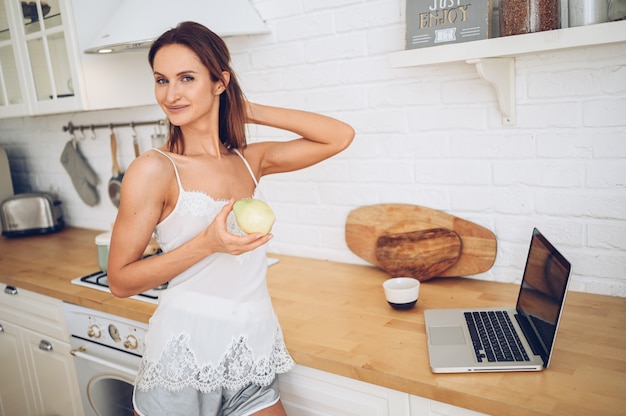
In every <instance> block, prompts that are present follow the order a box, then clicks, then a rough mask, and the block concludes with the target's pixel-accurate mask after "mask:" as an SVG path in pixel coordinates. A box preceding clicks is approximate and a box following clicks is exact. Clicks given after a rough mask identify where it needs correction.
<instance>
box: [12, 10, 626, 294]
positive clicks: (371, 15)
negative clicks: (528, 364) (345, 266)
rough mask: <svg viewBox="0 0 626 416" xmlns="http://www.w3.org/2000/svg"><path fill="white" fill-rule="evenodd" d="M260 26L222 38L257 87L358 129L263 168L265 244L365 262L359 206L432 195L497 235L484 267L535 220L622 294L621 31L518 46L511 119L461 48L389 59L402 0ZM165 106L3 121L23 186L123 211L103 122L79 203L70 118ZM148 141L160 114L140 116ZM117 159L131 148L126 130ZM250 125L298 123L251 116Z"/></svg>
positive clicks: (516, 247)
mask: <svg viewBox="0 0 626 416" xmlns="http://www.w3.org/2000/svg"><path fill="white" fill-rule="evenodd" d="M254 3H255V4H256V6H257V8H258V10H259V12H260V14H261V15H262V16H263V18H264V19H265V20H266V21H267V23H268V26H269V27H270V28H271V34H270V35H267V36H257V37H244V38H232V39H228V40H227V42H228V44H229V46H230V48H231V52H232V54H233V62H234V64H235V68H236V70H237V72H238V75H239V77H240V79H241V82H242V84H243V87H244V90H245V92H246V94H247V96H248V98H249V99H250V100H253V101H258V102H263V103H266V104H271V105H279V106H290V107H296V108H301V109H307V110H311V111H318V112H322V113H325V114H329V115H332V116H336V117H339V118H341V119H343V120H345V121H347V122H348V123H350V124H351V125H352V126H353V127H354V128H355V129H356V131H357V136H356V139H355V141H354V144H353V145H352V146H351V147H350V148H349V149H348V150H346V151H345V152H344V153H342V154H341V155H338V156H336V157H334V158H332V159H330V160H328V161H325V162H323V163H322V164H320V165H318V166H315V167H312V168H309V169H305V170H302V171H299V172H293V173H290V174H284V175H278V176H270V177H266V178H264V179H263V186H264V193H265V196H266V199H268V200H269V201H270V203H271V205H272V206H273V208H274V209H275V211H276V213H277V216H278V222H277V224H276V226H275V228H274V234H275V238H274V239H273V240H272V242H271V247H270V249H271V251H273V252H276V253H283V254H290V255H296V256H303V257H313V258H321V259H330V260H337V261H342V262H349V263H358V264H364V263H365V262H364V261H363V260H361V259H360V258H358V257H357V256H355V255H354V254H353V253H351V252H350V250H349V249H348V248H347V246H346V244H345V239H344V224H345V219H346V216H347V214H348V213H349V212H350V210H352V209H354V208H356V207H358V206H362V205H369V204H376V203H388V202H402V203H410V204H417V205H423V206H427V207H431V208H435V209H440V210H442V211H445V212H448V213H451V214H454V215H457V216H460V217H462V218H465V219H468V220H470V221H474V222H476V223H478V224H481V225H483V226H485V227H487V228H489V229H491V230H492V231H494V233H495V234H496V236H497V238H498V245H499V247H498V256H497V259H496V263H495V265H494V267H493V268H492V269H491V270H490V271H488V272H487V273H484V274H481V275H478V276H475V277H476V278H480V279H489V280H497V281H507V282H511V281H519V279H520V277H521V274H522V266H523V263H524V260H525V255H526V251H527V246H528V242H529V239H530V233H531V230H532V228H533V227H534V226H537V227H538V228H539V229H540V230H542V231H543V232H544V233H545V234H546V235H547V236H548V238H550V239H551V240H552V241H553V242H554V243H555V244H556V245H557V246H558V247H559V248H560V249H561V250H562V251H563V253H564V254H565V255H566V257H568V258H569V259H570V260H571V261H572V263H573V266H574V278H573V281H572V284H571V289H572V290H577V291H584V292H591V293H600V294H610V295H617V296H622V297H625V296H626V189H625V186H626V43H621V44H615V45H606V46H597V47H592V48H582V49H574V50H565V51H555V52H549V53H541V54H531V55H524V56H521V57H518V58H517V59H516V78H515V89H516V94H517V102H516V109H517V123H516V125H514V126H503V125H502V124H501V121H500V117H501V116H500V113H499V109H498V103H497V98H496V94H495V92H494V90H493V89H492V88H491V87H490V86H489V85H488V84H487V83H486V82H484V81H482V80H480V78H479V76H478V74H477V72H476V70H475V68H474V67H473V66H472V65H468V64H465V63H462V62H461V63H449V64H439V65H429V66H423V67H413V68H403V69H394V68H391V67H390V66H389V65H388V62H387V54H388V53H390V52H393V51H396V50H401V49H403V48H404V10H403V5H404V2H403V1H400V0H388V1H384V0H380V1H368V2H365V1H362V0H344V1H339V0H333V1H327V0H322V1H320V0H298V1H294V0H257V1H254ZM160 117H161V112H160V110H159V109H158V108H157V107H156V106H150V107H141V108H133V109H121V110H110V111H99V112H89V113H76V114H63V115H54V116H47V117H29V118H16V119H9V120H0V144H1V145H3V146H4V147H5V148H6V149H7V151H8V153H9V157H10V163H11V170H12V177H13V180H14V185H15V188H16V191H17V192H27V191H30V190H41V191H47V190H52V191H56V192H58V193H59V195H60V197H61V199H62V200H63V205H64V210H65V218H66V221H67V222H69V223H70V224H72V225H76V226H81V227H88V228H94V229H107V228H108V227H109V226H110V224H111V222H112V221H113V220H114V217H115V209H114V208H113V206H112V205H111V203H110V202H109V200H108V197H107V193H106V182H107V180H108V178H109V177H110V176H111V157H110V153H109V138H108V132H107V131H104V130H99V131H97V135H96V138H95V140H92V139H91V138H90V136H91V135H90V133H89V132H87V133H86V135H87V138H86V139H85V140H84V141H82V142H80V146H81V151H82V152H83V153H84V154H85V155H86V157H87V158H88V160H89V161H90V163H91V165H92V166H93V167H94V169H95V170H96V171H97V172H98V174H99V176H100V179H101V184H100V187H99V190H100V196H101V202H100V204H99V205H98V206H96V207H93V208H89V207H87V206H85V205H84V204H83V203H82V202H81V201H80V199H79V197H78V195H77V194H76V192H75V191H74V189H73V187H72V184H71V181H70V179H69V177H68V176H67V174H66V173H65V171H64V170H63V168H62V166H61V165H60V163H59V155H60V153H61V150H62V148H63V145H64V144H65V142H66V141H67V140H68V139H69V136H68V135H67V133H63V132H62V126H63V125H66V124H67V122H68V121H70V120H71V121H72V122H73V123H74V124H93V123H110V122H128V121H140V120H152V119H155V118H160ZM137 132H138V133H139V140H140V147H141V149H142V151H145V150H146V149H148V148H149V147H151V140H150V135H151V134H153V133H154V128H153V127H140V128H137ZM116 133H117V134H118V140H119V143H120V145H119V148H120V153H121V154H120V161H121V165H122V167H124V168H126V167H127V166H128V164H129V163H131V161H132V159H133V148H132V137H131V131H130V130H129V129H119V130H118V131H116ZM250 135H251V140H253V141H254V140H268V139H278V140H283V139H287V138H289V136H288V135H287V134H285V133H283V132H279V131H274V130H271V129H267V128H260V127H254V128H251V129H250Z"/></svg>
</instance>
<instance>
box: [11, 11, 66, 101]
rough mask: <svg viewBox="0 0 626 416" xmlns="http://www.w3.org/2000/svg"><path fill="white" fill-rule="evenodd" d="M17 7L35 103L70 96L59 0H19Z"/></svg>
mask: <svg viewBox="0 0 626 416" xmlns="http://www.w3.org/2000/svg"><path fill="white" fill-rule="evenodd" d="M5 1H6V0H5ZM14 1H17V0H14ZM21 7H22V16H23V24H24V34H25V39H26V45H27V50H28V57H29V60H30V65H31V70H32V76H33V82H34V84H35V85H34V87H35V99H36V101H38V102H39V101H46V100H56V99H59V98H64V97H72V96H73V95H74V91H73V86H72V85H73V83H72V77H71V72H70V66H69V57H68V54H67V48H66V43H65V36H64V32H63V30H64V28H63V18H62V16H61V9H60V7H59V0H46V1H42V0H36V1H28V2H26V1H21Z"/></svg>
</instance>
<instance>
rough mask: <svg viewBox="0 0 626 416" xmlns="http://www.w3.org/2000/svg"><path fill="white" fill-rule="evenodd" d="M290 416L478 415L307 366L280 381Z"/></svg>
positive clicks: (282, 396)
mask: <svg viewBox="0 0 626 416" xmlns="http://www.w3.org/2000/svg"><path fill="white" fill-rule="evenodd" d="M279 388H280V398H281V401H282V403H283V406H284V407H285V410H286V412H287V414H288V415H289V416H343V415H346V416H347V415H354V416H422V415H425V416H478V415H481V413H477V412H474V411H472V410H468V409H463V408H461V407H457V406H452V405H449V404H446V403H441V402H437V401H435V400H430V399H426V398H423V397H419V396H415V395H411V394H408V393H403V392H400V391H396V390H392V389H388V388H385V387H380V386H376V385H373V384H369V383H365V382H363V381H359V380H354V379H351V378H348V377H342V376H338V375H335V374H331V373H327V372H325V371H319V370H315V369H312V368H309V367H303V366H296V367H295V368H294V369H293V370H291V371H290V372H289V373H286V374H281V376H280V378H279Z"/></svg>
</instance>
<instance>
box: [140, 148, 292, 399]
mask: <svg viewBox="0 0 626 416" xmlns="http://www.w3.org/2000/svg"><path fill="white" fill-rule="evenodd" d="M154 150H156V151H158V152H159V153H161V154H162V155H164V156H165V157H167V158H168V159H169V160H170V161H171V162H172V165H173V166H174V171H175V173H176V179H177V181H178V188H179V195H178V200H177V203H176V206H175V207H174V210H173V211H172V212H171V213H170V214H169V215H168V216H167V217H166V218H165V219H164V220H163V221H161V222H160V223H159V224H158V225H157V226H156V229H155V239H156V240H157V242H158V243H159V245H160V247H161V250H163V252H168V251H170V250H173V249H175V248H176V247H178V246H180V245H181V244H183V243H184V242H186V241H188V240H189V239H191V238H192V237H193V236H195V235H196V234H198V233H199V232H200V231H201V230H203V229H204V228H206V227H207V226H208V225H209V224H210V223H211V222H212V221H213V219H214V218H215V216H216V215H217V213H218V212H219V211H220V209H221V208H222V207H223V206H224V205H225V204H226V203H227V202H228V201H226V200H216V199H213V198H212V197H211V196H209V195H207V194H206V193H204V192H200V191H189V190H185V189H184V187H183V185H182V183H181V180H180V176H179V174H178V169H177V167H176V164H175V162H174V161H173V159H171V158H170V157H169V156H168V155H167V154H166V153H164V152H161V151H160V150H158V149H154ZM234 151H235V153H236V154H237V155H239V156H240V157H241V159H242V161H243V163H244V164H245V165H246V167H247V169H248V171H249V172H250V174H251V175H252V178H253V180H254V183H255V184H256V185H257V186H256V188H255V192H254V197H255V198H259V189H258V188H259V187H258V182H257V180H256V178H255V177H254V174H253V172H252V169H251V168H250V166H249V164H248V162H247V161H246V160H245V158H244V157H243V155H241V153H239V152H238V151H237V150H234ZM227 226H228V230H229V231H230V232H232V233H234V234H238V235H242V234H243V232H242V231H241V229H240V228H239V227H238V225H237V222H236V220H235V218H234V214H233V213H232V212H231V213H230V215H229V217H228V224H227ZM266 272H267V256H266V246H265V245H264V246H261V247H259V248H258V249H256V250H254V251H251V252H247V253H244V254H241V255H239V256H234V255H230V254H225V253H214V254H210V255H208V256H207V257H205V258H204V259H202V260H201V261H199V262H198V263H196V264H195V265H193V266H192V267H190V268H189V269H187V270H185V271H184V272H183V273H181V274H179V275H178V276H176V277H174V278H173V279H172V280H171V281H170V283H169V285H168V288H167V289H166V290H164V291H163V292H162V293H161V295H160V298H159V305H158V307H157V309H156V311H155V313H154V315H153V316H152V318H151V319H150V323H149V329H148V333H147V335H146V339H145V352H144V355H143V358H142V363H141V367H140V370H139V375H138V378H137V381H136V383H135V386H136V388H138V389H140V390H143V391H148V390H151V389H153V388H155V387H161V388H165V389H167V390H170V391H176V390H180V389H183V388H186V387H193V388H195V389H197V390H199V391H202V392H204V393H207V392H209V391H212V390H215V389H217V388H222V387H223V388H227V389H240V388H242V387H244V386H246V385H248V384H250V383H254V384H258V385H268V384H270V383H271V382H272V380H273V379H274V377H275V375H276V374H277V373H283V372H286V371H288V370H289V369H290V368H291V367H292V366H293V364H294V362H293V360H292V359H291V356H290V355H289V353H288V352H287V349H286V347H285V344H284V341H283V337H282V332H281V329H280V325H279V324H278V319H277V317H276V314H275V313H274V310H273V307H272V303H271V299H270V296H269V293H268V291H267V285H266V280H265V278H266Z"/></svg>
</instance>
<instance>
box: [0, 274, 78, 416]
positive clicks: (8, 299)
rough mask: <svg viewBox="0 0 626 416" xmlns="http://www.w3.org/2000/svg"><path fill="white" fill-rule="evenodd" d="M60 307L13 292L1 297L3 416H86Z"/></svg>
mask: <svg viewBox="0 0 626 416" xmlns="http://www.w3.org/2000/svg"><path fill="white" fill-rule="evenodd" d="M2 289H3V290H4V285H2ZM61 305H62V304H61V301H59V300H56V299H52V298H50V297H47V296H43V295H39V294H36V293H33V292H29V291H25V290H21V289H16V288H12V287H10V286H9V287H8V288H7V290H5V291H4V292H3V293H0V356H1V357H2V371H0V415H1V416H16V415H20V416H54V415H63V416H82V415H83V410H82V403H81V398H80V391H79V388H78V381H77V379H76V372H75V368H74V362H73V360H72V359H71V355H70V345H69V336H68V334H67V329H66V328H65V322H64V320H63V312H62V309H61Z"/></svg>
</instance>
